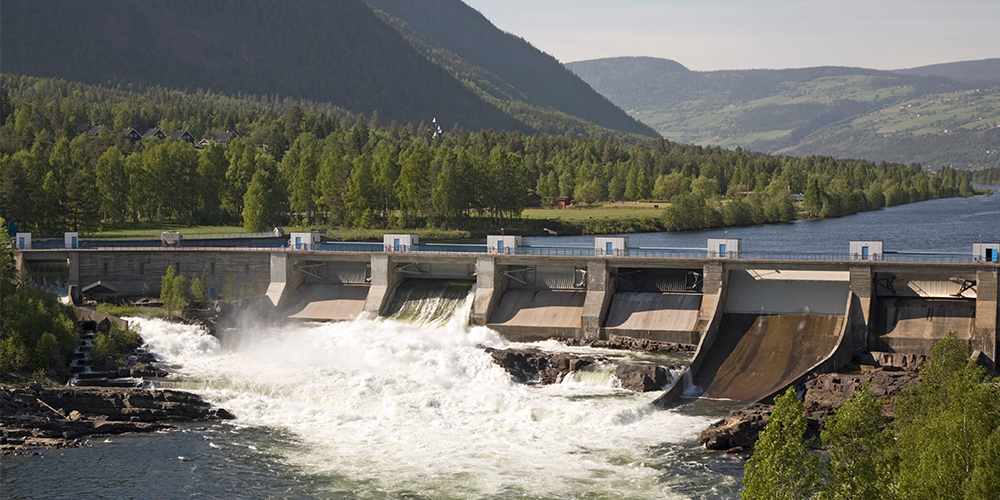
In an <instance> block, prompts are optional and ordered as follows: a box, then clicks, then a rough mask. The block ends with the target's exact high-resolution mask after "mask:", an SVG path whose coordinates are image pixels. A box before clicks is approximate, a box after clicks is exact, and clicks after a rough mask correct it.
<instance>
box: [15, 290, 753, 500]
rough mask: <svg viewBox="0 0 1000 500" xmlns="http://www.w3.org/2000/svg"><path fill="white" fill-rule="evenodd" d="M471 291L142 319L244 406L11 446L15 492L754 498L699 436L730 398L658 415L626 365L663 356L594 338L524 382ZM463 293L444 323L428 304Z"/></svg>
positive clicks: (165, 348) (183, 379) (205, 382)
mask: <svg viewBox="0 0 1000 500" xmlns="http://www.w3.org/2000/svg"><path fill="white" fill-rule="evenodd" d="M471 296H472V295H471V293H469V292H466V294H465V296H464V297H461V298H459V299H449V298H447V297H446V298H443V299H442V298H440V297H431V298H430V299H424V300H423V303H422V304H419V305H415V306H411V309H412V310H413V313H412V314H410V315H406V318H398V320H393V319H386V320H381V321H370V320H359V321H353V322H348V323H338V324H302V325H297V326H290V327H285V328H280V329H273V330H258V329H254V328H249V327H248V328H245V329H243V330H242V331H240V332H238V334H235V335H232V336H227V337H224V341H222V342H220V341H219V340H218V339H216V338H215V337H212V336H209V335H207V334H205V333H204V332H202V331H200V330H199V329H197V328H195V327H191V326H185V325H177V324H172V323H166V322H163V321H159V320H134V321H135V322H136V323H137V324H138V325H139V327H140V328H141V331H142V335H143V338H144V340H145V341H146V344H147V347H148V348H149V349H150V350H151V351H152V352H154V353H155V354H156V356H157V357H158V358H159V359H160V360H161V361H163V362H164V363H167V364H168V365H171V366H172V367H173V368H172V369H173V372H174V376H173V377H172V380H171V381H170V382H166V383H160V384H159V385H160V386H168V387H172V388H181V389H187V390H191V391H194V392H197V393H198V394H201V395H202V396H203V397H205V398H206V399H208V400H209V401H211V402H212V403H214V404H216V405H219V406H222V407H225V408H227V409H229V410H231V411H232V412H233V413H235V414H236V415H237V417H238V419H237V420H236V421H234V422H229V423H213V424H196V425H185V426H183V427H182V428H181V429H180V430H179V431H176V432H168V433H165V434H161V435H146V436H128V437H112V438H109V439H106V440H98V441H95V442H92V443H91V445H90V446H88V447H85V448H80V449H70V450H44V451H41V452H40V453H39V454H38V455H36V456H18V457H5V458H4V464H3V472H4V474H3V476H4V477H3V490H4V498H42V497H50V498H60V497H62V498H70V497H76V496H77V495H78V494H82V493H86V495H93V496H94V497H99V498H139V497H142V498H187V497H191V496H201V497H208V498H303V497H305V498H372V499H381V498H498V499H501V498H664V497H667V498H690V497H694V498H731V497H735V496H736V495H737V494H738V491H739V487H740V486H739V485H740V476H741V469H742V463H741V462H740V461H739V460H737V459H734V458H729V457H725V456H722V455H720V454H715V453H707V452H704V451H702V450H701V449H699V447H698V445H697V443H696V438H697V436H698V433H699V432H700V431H701V429H703V428H704V427H705V426H706V425H708V424H709V423H710V422H712V421H713V420H715V419H716V418H717V417H718V416H719V415H720V412H721V410H720V409H719V408H711V407H709V408H705V407H698V408H692V409H690V410H688V411H685V410H683V409H682V410H679V411H655V410H653V409H651V407H650V405H649V403H650V401H651V400H652V399H653V398H654V397H655V396H656V394H655V393H649V394H637V393H632V392H629V391H624V390H622V389H620V388H618V387H616V384H615V381H614V378H613V370H614V363H615V362H616V361H618V360H621V359H622V358H623V357H643V358H645V357H648V356H646V355H641V354H637V353H623V352H620V351H618V352H616V351H598V350H594V349H577V350H582V351H584V352H588V353H592V354H601V355H605V356H608V357H609V358H611V359H610V361H609V362H608V363H606V364H603V365H601V366H599V367H598V368H597V369H595V370H592V371H584V372H579V373H576V374H574V375H573V376H571V377H568V378H567V379H566V380H564V381H563V382H562V383H560V384H557V385H551V386H544V387H535V386H526V385H522V384H517V383H515V382H513V381H512V380H511V377H510V376H509V375H508V374H507V373H506V372H505V371H504V370H503V369H502V368H500V367H499V366H497V365H495V364H494V363H493V362H492V358H491V357H490V355H489V354H487V353H485V352H484V350H483V347H507V346H510V345H511V344H509V343H508V342H506V341H504V340H503V339H502V338H500V337H499V336H498V335H497V334H496V333H495V332H493V331H492V330H489V329H487V328H483V327H474V328H470V327H468V326H467V322H468V312H469V308H470V307H471ZM449 300H450V301H452V302H453V303H454V304H455V307H454V311H453V312H451V313H446V314H449V317H450V318H451V319H450V320H449V321H448V322H446V323H444V324H443V325H440V326H434V323H435V322H437V321H439V317H440V316H437V317H434V315H426V314H421V313H420V312H419V310H421V309H431V310H440V308H441V302H442V301H446V302H447V301H449ZM418 302H420V301H418ZM401 309H405V308H401ZM421 318H425V319H421ZM406 319H409V320H414V319H415V322H414V323H409V322H403V321H402V320H406ZM540 347H542V348H545V349H550V350H565V349H567V348H566V347H564V346H562V345H561V344H558V343H555V342H546V343H543V344H542V345H541V346H540ZM659 361H661V362H664V363H670V364H675V365H676V364H680V363H683V362H685V361H686V357H684V356H675V357H672V358H671V357H667V358H661V359H660V360H659Z"/></svg>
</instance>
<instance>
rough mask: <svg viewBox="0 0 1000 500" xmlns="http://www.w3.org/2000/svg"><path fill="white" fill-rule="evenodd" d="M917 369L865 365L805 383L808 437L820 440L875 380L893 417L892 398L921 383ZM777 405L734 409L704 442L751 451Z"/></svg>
mask: <svg viewBox="0 0 1000 500" xmlns="http://www.w3.org/2000/svg"><path fill="white" fill-rule="evenodd" d="M918 381H919V377H918V375H917V373H916V372H915V371H912V370H902V369H899V368H895V367H876V366H868V367H862V373H860V374H849V375H845V374H840V373H824V374H821V375H817V376H816V377H814V378H812V379H809V380H808V381H806V384H805V389H806V392H805V396H804V398H803V413H804V414H805V417H806V422H807V428H806V438H807V439H814V440H815V439H816V438H818V437H819V434H820V431H821V430H822V429H823V422H824V419H826V418H827V417H828V416H830V415H832V414H834V413H835V412H836V411H837V410H838V409H840V407H841V406H842V405H843V404H844V401H846V400H847V399H848V398H850V397H851V396H852V395H853V394H854V391H856V390H858V389H860V388H861V386H862V385H863V384H864V383H865V382H870V383H871V386H870V387H871V390H872V394H873V395H874V396H875V398H876V399H878V400H881V401H882V403H883V407H882V414H883V415H885V416H887V417H892V416H893V408H892V397H893V396H894V395H895V394H896V393H898V392H899V391H901V390H902V389H903V388H905V387H906V386H907V385H909V384H912V383H915V382H918ZM773 408H774V407H773V406H770V405H762V404H753V405H750V406H745V407H743V408H740V409H738V410H733V411H732V412H730V413H729V416H728V417H726V418H725V419H723V420H720V421H718V422H716V423H714V424H712V426H711V427H709V428H708V429H705V430H704V431H702V433H701V444H702V445H704V446H705V448H707V449H710V450H722V451H734V452H749V451H751V450H753V447H754V444H755V443H756V442H757V437H758V435H759V434H760V431H762V430H764V427H765V426H766V425H767V417H768V416H770V414H771V410H772V409H773Z"/></svg>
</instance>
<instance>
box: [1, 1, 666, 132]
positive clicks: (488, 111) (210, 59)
mask: <svg viewBox="0 0 1000 500" xmlns="http://www.w3.org/2000/svg"><path fill="white" fill-rule="evenodd" d="M372 3H374V4H377V5H378V6H379V7H380V8H381V9H384V10H385V11H387V12H388V13H386V12H383V10H379V9H377V8H376V7H373V6H372V5H370V4H369V3H366V2H365V1H362V0H332V1H325V0H289V1H284V2H270V1H262V0H239V1H236V0H220V1H213V2H207V3H206V2H197V1H192V0H179V1H174V2H158V3H150V2H143V1H140V0H125V1H121V0H95V1H92V2H88V3H87V5H86V7H85V8H84V7H81V6H80V4H79V3H78V2H74V1H71V0H50V1H46V2H35V1H25V0H9V1H7V0H5V1H4V4H3V16H2V17H0V50H2V52H3V58H2V59H0V71H2V72H5V73H15V74H24V75H32V76H43V77H55V78H63V79H66V80H71V81H81V82H85V83H91V84H97V85H105V86H116V85H119V84H121V85H125V86H127V85H130V84H138V85H143V86H152V85H160V86H163V87H165V88H169V89H175V90H184V91H187V92H192V93H195V92H197V91H199V89H204V90H205V91H209V90H211V91H213V92H216V93H220V92H221V93H224V94H227V95H246V96H252V97H254V98H257V96H264V95H267V96H272V100H273V98H274V96H281V98H284V97H286V96H287V97H291V98H294V99H309V100H312V101H316V102H328V103H333V104H334V105H336V106H338V107H341V108H344V109H347V110H350V111H352V112H354V113H365V114H367V115H370V114H371V113H372V112H373V111H377V112H378V113H379V114H380V116H382V117H383V118H384V119H385V120H387V121H391V120H396V121H398V122H400V123H408V122H413V123H419V122H420V121H428V122H430V121H431V120H432V119H435V118H436V119H437V123H439V124H441V126H442V127H444V128H445V129H450V128H452V127H453V126H454V125H455V124H461V125H462V127H464V128H466V129H468V130H476V131H478V130H483V129H497V130H508V131H520V132H522V133H525V134H533V133H538V132H543V133H551V134H564V133H569V134H571V135H588V136H589V135H600V134H609V133H612V131H617V132H619V133H623V134H641V135H646V136H655V135H656V133H655V132H654V131H653V130H652V129H651V128H649V127H647V126H646V125H643V124H642V123H640V122H638V121H636V120H634V119H632V118H631V117H629V116H628V115H627V114H626V113H625V112H624V111H622V110H621V109H618V108H617V107H615V105H613V104H611V103H610V102H609V101H608V100H607V99H606V98H604V97H603V96H601V95H600V94H598V93H597V92H595V91H594V90H593V89H591V88H590V86H588V85H587V84H586V83H584V82H583V81H581V80H580V79H579V78H578V77H577V76H576V75H574V74H573V73H572V72H570V71H568V70H566V69H565V68H564V67H563V66H562V65H561V64H560V63H559V62H558V61H557V60H555V59H554V58H552V57H551V56H549V55H547V54H545V53H543V52H541V51H539V50H537V49H535V48H534V47H532V46H531V45H530V44H528V43H527V42H525V41H524V40H521V39H519V38H517V37H515V36H513V35H510V34H507V33H503V32H501V31H500V30H498V29H497V28H496V27H494V26H493V25H492V24H490V23H489V22H488V21H487V20H486V19H485V18H483V17H482V15H480V14H479V13H478V12H476V11H475V10H473V9H471V8H470V7H468V6H467V5H465V4H463V3H462V2H460V1H457V0H433V1H431V0H427V1H424V2H404V3H402V4H395V5H394V3H393V2H388V1H380V2H372ZM472 42H475V43H472Z"/></svg>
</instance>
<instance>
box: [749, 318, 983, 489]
mask: <svg viewBox="0 0 1000 500" xmlns="http://www.w3.org/2000/svg"><path fill="white" fill-rule="evenodd" d="M894 404H895V412H896V414H895V417H896V418H895V421H894V422H892V423H891V424H889V423H888V422H887V419H886V418H885V417H883V416H882V411H881V410H882V405H881V403H880V402H878V401H877V400H875V399H874V397H873V396H872V393H871V391H870V390H868V388H867V387H865V388H863V389H861V390H859V391H856V392H855V393H854V395H853V396H852V397H851V398H850V399H848V400H847V401H846V402H845V403H844V405H843V407H841V409H840V410H838V411H837V413H836V414H835V415H834V416H833V417H832V418H831V419H830V420H829V421H828V422H827V423H826V426H825V429H824V431H823V433H822V441H823V446H824V449H825V450H826V452H827V453H824V454H823V455H822V457H823V458H822V459H821V458H819V457H820V455H819V454H810V453H807V452H806V450H807V443H806V442H805V441H804V439H803V432H804V430H805V419H804V417H803V415H802V404H801V403H799V402H798V401H797V400H796V399H795V395H794V392H793V391H792V389H789V390H788V392H786V393H785V395H783V396H781V397H779V398H777V399H776V400H775V410H774V413H773V414H772V416H771V418H770V420H769V421H768V425H767V428H766V430H765V431H764V432H763V433H762V434H761V437H760V440H759V441H758V443H757V448H756V450H755V452H754V455H753V457H751V459H750V460H749V461H748V462H747V463H746V466H745V472H744V474H745V475H744V486H745V490H744V492H743V495H742V498H820V499H852V500H853V499H868V498H871V499H900V500H909V499H928V500H929V499H955V500H974V499H975V500H978V499H997V498H1000V387H998V384H997V382H996V380H995V379H992V378H990V377H987V376H986V375H985V370H984V369H983V367H981V366H979V365H978V364H976V362H975V361H974V360H971V359H970V358H969V349H968V347H967V346H966V345H965V344H964V343H963V342H961V341H959V340H957V339H956V338H955V336H954V335H953V334H951V335H949V336H948V337H947V338H944V339H942V340H940V341H938V342H937V343H936V344H935V345H934V349H933V352H932V354H931V359H930V360H929V361H928V362H927V364H925V365H924V368H923V369H922V371H921V383H920V384H919V385H917V386H911V387H908V388H907V389H905V390H904V391H903V392H902V393H901V394H900V395H899V396H897V398H896V399H895V402H894Z"/></svg>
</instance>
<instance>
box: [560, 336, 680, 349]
mask: <svg viewBox="0 0 1000 500" xmlns="http://www.w3.org/2000/svg"><path fill="white" fill-rule="evenodd" d="M564 342H565V343H566V345H573V346H588V347H596V348H598V349H622V350H627V351H642V352H694V350H695V349H697V347H698V346H696V345H693V344H677V343H674V342H661V341H658V340H651V339H638V338H634V337H622V336H619V335H612V336H611V338H610V339H608V340H583V339H567V340H564Z"/></svg>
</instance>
